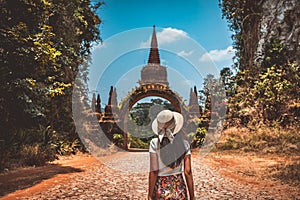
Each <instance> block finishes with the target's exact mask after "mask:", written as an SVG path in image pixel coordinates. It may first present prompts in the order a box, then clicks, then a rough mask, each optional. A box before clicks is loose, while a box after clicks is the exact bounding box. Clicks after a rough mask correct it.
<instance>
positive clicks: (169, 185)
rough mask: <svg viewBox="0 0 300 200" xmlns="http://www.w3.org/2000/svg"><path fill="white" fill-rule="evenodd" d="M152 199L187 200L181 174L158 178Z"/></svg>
mask: <svg viewBox="0 0 300 200" xmlns="http://www.w3.org/2000/svg"><path fill="white" fill-rule="evenodd" d="M153 195H154V197H153V198H154V199H157V200H171V199H174V200H175V199H182V200H183V199H187V190H186V185H185V182H184V179H183V176H182V174H175V175H170V176H159V177H158V178H157V181H156V184H155V188H154V193H153Z"/></svg>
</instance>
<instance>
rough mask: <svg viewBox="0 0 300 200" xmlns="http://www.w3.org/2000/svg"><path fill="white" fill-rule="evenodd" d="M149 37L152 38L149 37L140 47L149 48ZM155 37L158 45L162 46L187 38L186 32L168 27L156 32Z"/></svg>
mask: <svg viewBox="0 0 300 200" xmlns="http://www.w3.org/2000/svg"><path fill="white" fill-rule="evenodd" d="M151 37H152V36H150V38H149V39H148V40H147V41H146V42H142V43H141V44H140V46H141V47H149V46H150V41H151ZM156 37H157V40H158V41H157V42H158V45H162V44H168V43H172V42H175V41H178V40H181V39H182V38H187V37H188V34H187V33H186V32H184V31H183V30H179V29H176V28H171V27H168V28H164V29H163V30H162V31H161V32H157V33H156Z"/></svg>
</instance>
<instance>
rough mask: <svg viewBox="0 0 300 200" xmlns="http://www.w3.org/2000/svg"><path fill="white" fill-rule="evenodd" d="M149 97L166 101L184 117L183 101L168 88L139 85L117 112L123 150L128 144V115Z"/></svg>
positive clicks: (160, 85)
mask: <svg viewBox="0 0 300 200" xmlns="http://www.w3.org/2000/svg"><path fill="white" fill-rule="evenodd" d="M150 96H157V97H161V98H164V99H166V100H168V101H169V102H170V103H171V104H172V105H173V106H174V109H175V111H176V112H179V113H182V114H183V116H184V117H185V116H186V110H185V109H183V105H184V103H183V100H182V99H181V98H180V97H179V95H178V94H176V93H175V92H173V91H172V90H171V89H170V88H169V87H168V86H166V85H163V84H154V83H152V84H145V85H140V86H139V87H137V88H135V89H134V90H132V91H131V92H130V93H129V95H128V96H127V98H125V99H123V101H122V102H121V108H120V112H119V117H120V119H122V124H120V125H121V127H122V129H123V134H124V135H123V136H124V143H123V145H124V149H128V148H127V142H128V131H127V122H128V115H129V111H130V110H131V108H132V107H133V105H134V104H135V103H137V102H138V101H139V100H141V99H143V98H146V97H150Z"/></svg>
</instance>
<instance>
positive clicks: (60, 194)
mask: <svg viewBox="0 0 300 200" xmlns="http://www.w3.org/2000/svg"><path fill="white" fill-rule="evenodd" d="M111 158H112V157H104V158H102V162H104V163H105V165H103V164H101V163H100V162H99V164H96V165H95V166H93V167H92V168H91V169H90V170H88V171H85V172H82V173H79V174H78V175H76V176H75V177H74V178H73V179H71V180H70V181H69V183H67V184H60V183H58V184H57V185H56V186H55V187H52V188H49V189H48V190H46V191H44V192H42V193H37V194H35V195H34V196H31V197H23V198H21V199H32V200H34V199H49V200H51V199H76V200H79V199H99V200H102V199H109V200H110V199H118V200H119V199H121V200H122V199H146V196H147V187H148V162H149V155H148V153H147V152H134V153H129V152H126V153H120V155H114V156H113V158H114V159H111ZM192 161H193V163H192V165H193V175H194V184H195V194H196V197H197V198H196V199H269V200H271V199H274V200H275V199H276V200H277V199H284V200H286V199H300V197H299V196H298V197H297V196H293V194H291V195H290V196H286V194H283V193H282V192H281V191H280V190H278V189H277V190H276V189H272V190H270V191H268V190H267V189H264V188H257V186H255V185H251V184H248V185H247V184H244V183H241V182H237V181H236V180H234V179H231V178H229V177H226V176H222V175H221V174H219V173H218V171H217V170H216V169H213V168H211V167H210V166H209V165H208V164H207V163H205V159H204V160H203V159H200V158H199V157H198V156H194V155H193V157H192Z"/></svg>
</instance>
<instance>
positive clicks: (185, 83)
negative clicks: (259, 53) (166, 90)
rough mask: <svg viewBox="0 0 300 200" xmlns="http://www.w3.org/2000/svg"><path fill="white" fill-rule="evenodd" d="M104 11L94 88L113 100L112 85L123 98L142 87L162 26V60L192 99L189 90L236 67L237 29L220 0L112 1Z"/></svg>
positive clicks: (104, 99) (92, 69)
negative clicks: (231, 28) (154, 37)
mask: <svg viewBox="0 0 300 200" xmlns="http://www.w3.org/2000/svg"><path fill="white" fill-rule="evenodd" d="M105 3H106V4H105V5H103V6H102V7H101V8H100V9H99V16H100V18H101V20H102V24H101V26H100V32H101V38H102V39H103V44H101V45H98V46H96V47H95V48H94V50H93V52H92V64H91V66H90V75H89V79H90V80H89V90H90V91H92V92H93V91H96V92H97V93H100V94H101V99H102V104H103V105H105V104H106V103H107V94H108V90H109V87H110V85H113V86H115V87H117V92H118V100H119V101H120V100H121V99H122V98H123V97H124V96H126V94H127V93H128V92H129V91H130V90H131V88H133V87H134V86H136V85H137V82H138V80H139V78H140V75H139V73H140V70H141V68H142V67H143V66H144V65H145V64H146V61H147V59H148V54H149V46H150V36H151V34H152V25H156V27H157V28H156V31H157V37H158V45H159V49H160V56H161V64H162V65H164V66H167V71H168V80H169V82H170V87H171V89H173V90H174V91H175V92H177V93H179V94H180V96H182V97H183V98H184V99H186V100H187V101H188V99H187V98H188V94H189V88H190V87H193V86H194V85H197V87H198V89H200V88H201V87H202V85H201V83H202V80H203V77H204V76H205V75H206V74H208V73H213V74H214V73H218V72H219V71H220V70H221V69H222V68H223V67H229V66H230V65H232V56H233V55H234V50H233V48H232V40H231V34H232V33H231V32H230V31H229V28H228V25H227V22H226V20H225V19H222V17H221V15H222V14H221V9H220V8H219V6H218V0H206V1H204V0H188V1H186V2H183V1H178V0H173V1H169V0H151V1H149V0H106V1H105Z"/></svg>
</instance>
